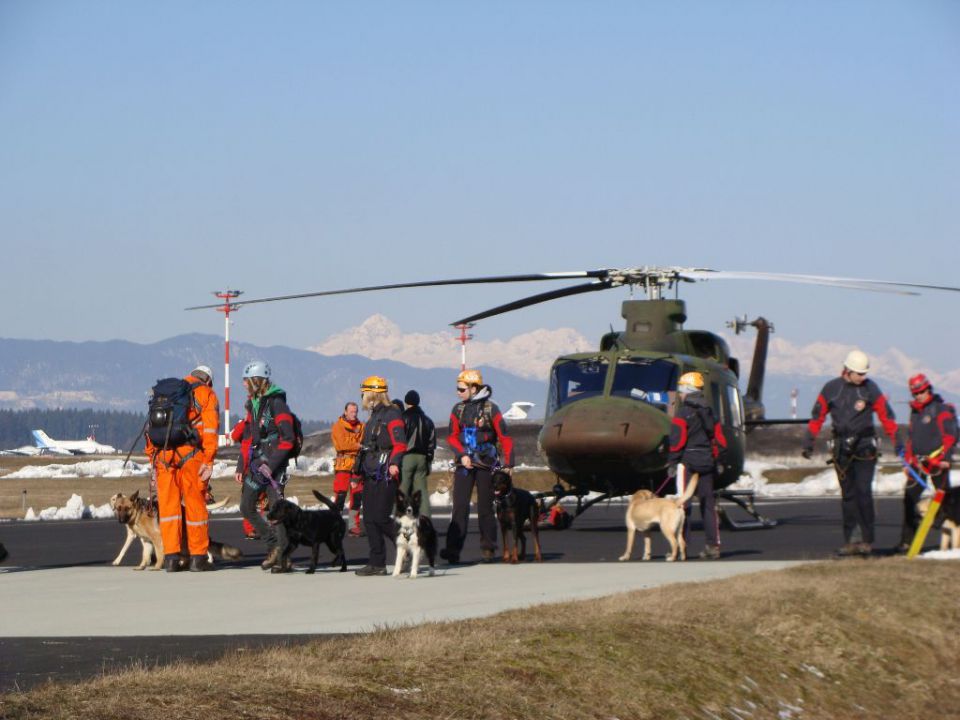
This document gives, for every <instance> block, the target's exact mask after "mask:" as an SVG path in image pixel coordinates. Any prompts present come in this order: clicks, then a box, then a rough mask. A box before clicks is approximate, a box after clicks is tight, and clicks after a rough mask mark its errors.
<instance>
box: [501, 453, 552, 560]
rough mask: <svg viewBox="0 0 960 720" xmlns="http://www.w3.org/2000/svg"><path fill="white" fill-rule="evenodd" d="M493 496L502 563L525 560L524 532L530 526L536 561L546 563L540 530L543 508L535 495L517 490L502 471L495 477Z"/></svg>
mask: <svg viewBox="0 0 960 720" xmlns="http://www.w3.org/2000/svg"><path fill="white" fill-rule="evenodd" d="M493 495H494V502H495V504H496V507H497V520H499V521H500V533H501V534H502V535H503V561H504V562H509V563H518V562H520V561H522V560H525V559H526V556H527V538H526V536H525V535H524V534H523V529H524V525H526V524H527V523H528V522H529V523H530V532H532V533H533V551H534V559H535V560H536V561H537V562H543V556H542V555H541V554H540V530H539V529H538V527H537V520H538V519H539V517H540V508H539V507H538V506H537V501H536V500H535V499H534V497H533V495H531V494H530V493H529V492H527V491H526V490H523V489H521V488H518V487H514V486H513V479H512V478H511V477H510V475H509V474H508V473H505V472H501V471H497V472H495V473H494V474H493ZM508 539H509V541H508ZM518 546H519V550H518Z"/></svg>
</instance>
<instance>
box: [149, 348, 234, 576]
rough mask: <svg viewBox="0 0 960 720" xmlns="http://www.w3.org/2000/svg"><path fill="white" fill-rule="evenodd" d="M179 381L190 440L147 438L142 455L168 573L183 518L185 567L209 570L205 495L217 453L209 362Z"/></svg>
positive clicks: (216, 407) (216, 409) (176, 559)
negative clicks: (187, 403) (186, 396)
mask: <svg viewBox="0 0 960 720" xmlns="http://www.w3.org/2000/svg"><path fill="white" fill-rule="evenodd" d="M184 381H186V382H187V383H188V384H189V385H190V388H191V407H190V409H189V411H188V414H187V418H188V420H189V423H190V425H191V426H192V429H193V433H192V434H193V438H192V441H191V442H190V443H188V444H184V445H180V446H178V447H175V448H167V449H164V448H163V447H158V446H157V445H154V444H153V443H152V442H150V439H149V438H147V455H148V457H149V458H150V464H151V465H152V467H153V473H154V477H155V478H156V492H157V501H158V505H159V515H160V534H161V536H162V537H163V552H164V554H165V555H166V557H165V559H164V569H165V570H166V571H167V572H177V571H178V570H181V569H182V568H181V566H180V555H181V552H182V549H183V548H182V547H181V540H180V536H181V532H180V528H181V523H182V522H183V519H184V518H185V520H186V527H187V549H188V550H189V552H190V564H189V569H190V570H191V571H192V572H199V571H204V570H212V569H213V566H212V565H211V564H210V563H209V561H208V560H207V547H208V546H209V544H210V535H209V533H208V529H207V504H206V499H205V498H206V495H207V492H208V483H209V481H210V476H211V475H212V474H213V461H214V459H215V458H216V455H217V436H218V433H219V429H220V404H219V402H218V400H217V396H216V393H214V391H213V371H212V370H210V368H209V367H207V366H205V365H200V366H198V367H197V368H196V369H195V370H193V372H191V373H190V375H188V376H187V377H185V378H184ZM181 513H182V516H183V517H181Z"/></svg>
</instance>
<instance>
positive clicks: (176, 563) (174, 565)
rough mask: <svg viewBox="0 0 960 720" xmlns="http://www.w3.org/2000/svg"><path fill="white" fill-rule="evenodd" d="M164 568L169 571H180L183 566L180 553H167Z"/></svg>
mask: <svg viewBox="0 0 960 720" xmlns="http://www.w3.org/2000/svg"><path fill="white" fill-rule="evenodd" d="M163 569H164V570H166V571H167V572H180V571H181V570H183V568H182V567H181V566H180V556H179V555H167V556H166V557H164V558H163Z"/></svg>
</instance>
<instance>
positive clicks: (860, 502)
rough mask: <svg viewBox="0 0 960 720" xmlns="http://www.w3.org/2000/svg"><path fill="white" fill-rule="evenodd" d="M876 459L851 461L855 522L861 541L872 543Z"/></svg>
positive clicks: (874, 517)
mask: <svg viewBox="0 0 960 720" xmlns="http://www.w3.org/2000/svg"><path fill="white" fill-rule="evenodd" d="M876 466H877V461H876V460H856V461H854V463H853V474H854V478H855V491H856V499H857V500H856V513H857V524H858V525H859V526H860V534H861V537H862V538H863V542H865V543H869V544H870V545H872V544H873V541H874V525H875V523H876V515H875V512H874V507H873V474H874V469H875V468H876Z"/></svg>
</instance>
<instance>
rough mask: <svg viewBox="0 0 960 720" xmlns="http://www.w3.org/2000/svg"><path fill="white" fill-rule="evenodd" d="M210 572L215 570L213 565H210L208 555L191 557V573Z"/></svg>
mask: <svg viewBox="0 0 960 720" xmlns="http://www.w3.org/2000/svg"><path fill="white" fill-rule="evenodd" d="M208 570H213V565H211V564H210V561H209V560H208V559H207V556H206V555H191V556H190V572H206V571H208Z"/></svg>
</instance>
